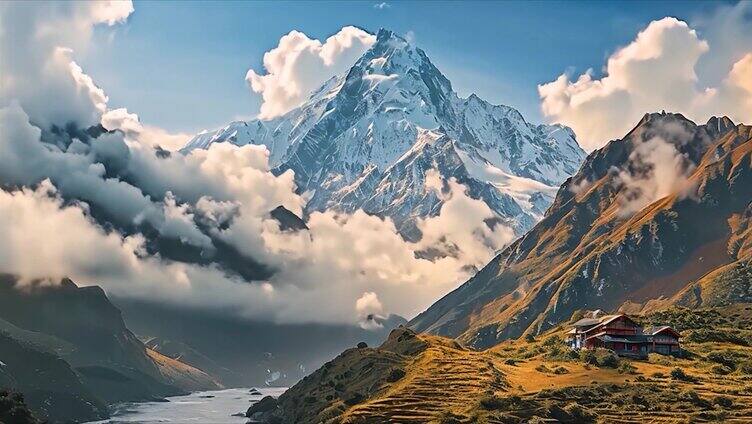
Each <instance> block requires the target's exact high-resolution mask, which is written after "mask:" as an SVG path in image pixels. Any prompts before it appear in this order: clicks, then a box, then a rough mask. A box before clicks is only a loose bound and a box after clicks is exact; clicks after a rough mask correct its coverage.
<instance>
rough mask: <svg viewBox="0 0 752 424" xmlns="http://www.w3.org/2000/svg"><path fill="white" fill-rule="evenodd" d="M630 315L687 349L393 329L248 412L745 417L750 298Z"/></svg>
mask: <svg viewBox="0 0 752 424" xmlns="http://www.w3.org/2000/svg"><path fill="white" fill-rule="evenodd" d="M573 318H577V316H576V315H575V316H574V317H573ZM639 319H640V320H642V321H644V322H645V323H650V322H657V321H661V322H668V323H671V324H672V325H675V326H677V327H678V328H680V329H681V330H682V332H683V334H684V336H685V343H684V346H685V348H686V351H687V352H686V355H685V357H682V358H675V357H667V356H661V355H655V354H651V355H650V357H649V359H647V360H642V361H638V360H626V359H621V358H618V357H616V356H614V355H613V354H612V353H611V352H609V351H605V350H603V351H596V352H592V351H589V352H587V353H582V354H579V353H575V352H572V351H570V350H569V349H568V348H567V347H566V346H565V345H564V343H563V339H564V335H565V332H566V329H567V328H566V326H565V325H562V326H558V327H556V328H553V329H551V330H550V331H548V332H546V333H545V334H543V335H541V336H539V337H537V338H532V337H528V338H527V339H525V340H515V341H507V342H504V343H502V344H500V345H498V346H496V347H494V348H492V349H489V350H485V351H475V350H472V349H468V348H466V347H464V346H462V345H460V344H459V343H458V342H456V341H454V340H449V339H445V338H442V337H437V336H430V335H424V334H416V333H414V332H413V331H412V330H409V329H406V328H399V329H397V330H394V331H393V332H392V334H391V335H390V337H389V339H388V340H387V341H386V342H385V343H384V345H382V346H380V347H378V348H375V349H374V348H368V347H361V348H354V349H349V350H348V351H346V352H344V353H343V354H342V355H340V356H339V357H338V358H336V359H334V360H333V361H331V362H329V363H327V364H326V365H325V366H324V367H322V368H321V369H319V370H317V371H316V372H314V373H313V374H312V375H311V376H309V377H307V378H306V379H304V380H303V381H301V382H300V383H299V384H297V385H296V386H294V387H293V388H291V389H290V390H288V391H287V392H286V393H285V394H283V395H282V396H281V397H280V398H279V400H278V401H277V402H276V403H274V402H273V401H271V400H269V401H268V402H269V403H268V404H267V405H266V407H265V408H264V409H265V412H258V408H257V407H256V406H253V407H252V408H251V410H250V411H251V412H254V414H252V415H253V416H252V418H253V419H255V420H259V421H261V422H277V423H280V422H281V423H293V422H294V423H330V424H334V423H351V424H354V423H386V422H388V423H401V424H413V423H528V422H561V423H596V422H597V423H623V424H627V423H638V422H657V423H686V422H719V421H721V422H729V423H749V422H751V420H752V382H750V378H751V377H752V347H750V345H752V330H750V328H752V326H751V325H752V305H751V304H738V305H732V306H728V307H723V308H707V309H699V310H693V311H690V310H688V309H683V308H673V309H670V310H667V311H661V312H657V313H655V314H651V315H647V316H642V317H639Z"/></svg>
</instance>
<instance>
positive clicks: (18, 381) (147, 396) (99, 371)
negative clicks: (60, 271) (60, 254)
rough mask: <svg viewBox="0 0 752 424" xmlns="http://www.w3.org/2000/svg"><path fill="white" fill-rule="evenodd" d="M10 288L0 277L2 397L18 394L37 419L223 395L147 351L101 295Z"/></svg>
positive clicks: (67, 286) (201, 376)
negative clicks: (192, 395) (196, 393)
mask: <svg viewBox="0 0 752 424" xmlns="http://www.w3.org/2000/svg"><path fill="white" fill-rule="evenodd" d="M15 283H16V279H15V278H14V277H12V276H9V275H0V363H2V365H1V366H0V368H1V369H0V389H2V388H5V387H10V388H13V389H14V390H17V391H19V392H21V393H23V394H24V395H25V396H26V399H27V401H28V403H29V405H30V407H31V408H32V409H33V410H34V411H35V412H37V413H39V414H40V416H41V417H43V418H46V419H49V420H51V421H52V422H68V421H80V420H95V419H100V418H104V417H106V416H107V407H106V405H107V404H111V403H118V402H124V401H143V400H154V399H159V398H163V397H165V396H170V395H176V394H180V393H184V392H185V391H188V390H209V389H214V388H219V387H220V386H219V385H218V384H217V383H216V381H215V380H214V379H213V378H212V377H210V376H208V375H206V374H205V373H203V372H202V371H200V370H197V369H195V368H193V367H190V366H188V365H185V364H182V363H180V362H179V361H176V360H172V359H169V358H165V357H163V356H162V355H159V354H158V353H156V352H152V351H150V350H147V349H146V347H145V346H144V345H143V344H142V343H141V342H140V341H139V340H138V339H137V338H136V337H135V336H134V335H133V333H132V332H131V331H130V330H128V328H127V327H126V326H125V323H124V322H123V319H122V316H121V314H120V311H119V310H118V309H117V308H115V306H113V305H112V303H110V301H109V299H108V298H107V297H106V296H105V294H104V292H103V291H102V289H101V288H99V287H96V286H92V287H81V288H79V287H77V286H76V285H75V284H74V283H73V282H72V281H70V280H63V281H62V282H61V283H60V284H59V285H40V284H32V285H31V286H27V287H24V288H17V287H15Z"/></svg>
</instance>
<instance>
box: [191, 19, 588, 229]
mask: <svg viewBox="0 0 752 424" xmlns="http://www.w3.org/2000/svg"><path fill="white" fill-rule="evenodd" d="M220 142H229V143H234V144H237V145H245V144H249V143H251V144H259V145H264V146H266V147H267V148H268V149H269V151H270V162H271V166H272V167H274V169H275V172H284V171H285V170H288V169H290V170H293V171H295V178H296V183H297V185H298V187H299V190H300V191H301V192H308V193H309V194H310V196H311V198H310V201H309V203H308V205H307V211H308V212H311V211H321V210H331V209H333V210H337V211H345V212H353V211H355V210H357V209H363V210H364V211H366V212H368V213H370V214H376V215H379V216H386V217H391V218H392V219H393V220H394V221H395V223H396V224H397V228H398V229H400V231H401V233H402V234H403V235H405V236H407V237H408V238H413V239H414V238H419V236H420V234H419V230H418V229H417V227H416V218H420V217H428V216H435V215H436V214H438V213H439V210H440V209H441V205H442V204H443V202H444V201H445V200H444V199H441V198H439V197H438V196H437V195H436V193H434V192H433V191H432V190H430V189H429V188H427V187H426V174H427V173H428V172H429V171H430V170H436V171H438V173H439V175H440V177H441V179H442V180H444V181H446V180H448V179H450V178H456V179H457V181H459V182H461V183H462V184H464V185H465V186H466V187H467V190H468V193H469V195H470V196H471V197H473V198H475V199H481V200H483V201H484V202H485V203H486V204H487V205H488V206H489V207H490V209H491V210H492V211H493V212H494V213H495V214H497V215H498V217H499V218H500V219H502V220H503V221H504V222H506V223H507V224H509V225H510V226H512V227H513V228H514V229H515V231H516V233H517V234H522V233H523V232H524V231H525V230H527V229H528V228H530V227H531V226H532V225H533V224H534V223H535V222H537V221H538V220H539V219H540V218H541V217H542V216H543V213H544V212H545V210H546V208H547V207H548V205H549V204H550V203H551V201H552V199H553V196H554V194H555V192H556V187H558V186H559V184H561V183H562V182H563V181H564V180H565V179H566V178H567V177H568V176H570V175H572V174H574V173H575V172H576V171H577V169H578V167H579V165H580V163H581V162H582V160H583V159H584V157H585V153H584V152H583V151H582V149H581V148H580V147H579V145H578V144H577V142H576V140H575V136H574V133H573V132H572V131H571V130H570V129H569V128H567V127H564V126H561V125H534V124H531V123H528V122H527V121H526V120H525V119H524V118H523V117H522V115H521V114H520V113H519V112H518V111H517V110H515V109H513V108H511V107H508V106H499V105H492V104H490V103H488V102H486V101H484V100H482V99H480V98H479V97H478V96H476V95H471V96H470V97H468V98H460V97H459V96H458V95H457V93H456V92H455V91H454V90H453V88H452V84H451V83H450V81H449V80H448V79H447V78H446V77H445V76H444V75H443V74H442V73H441V72H440V71H439V70H438V69H437V68H436V67H435V66H434V65H433V63H431V61H430V60H429V58H428V57H427V56H426V54H425V52H423V50H421V49H419V48H417V47H415V46H414V45H412V44H411V43H410V42H408V41H406V40H405V39H404V38H402V37H400V36H399V35H397V34H395V33H393V32H391V31H387V30H383V29H382V30H381V31H379V33H378V35H377V40H376V43H375V44H374V45H373V46H372V47H371V48H370V49H369V50H368V51H367V52H366V53H365V54H363V56H362V57H361V58H360V59H358V61H357V62H356V63H355V65H354V66H353V67H352V68H351V69H350V70H349V71H348V72H347V73H346V74H344V75H339V76H336V77H334V78H332V79H331V80H329V81H327V82H326V83H325V84H324V85H323V86H322V87H321V88H319V89H318V90H316V91H315V92H314V93H312V94H311V96H310V98H309V99H308V100H307V101H306V102H304V103H303V104H301V105H300V106H298V107H297V108H295V109H293V110H291V111H290V112H288V113H286V114H285V115H283V116H280V117H277V118H274V119H271V120H266V121H262V120H251V121H247V122H245V121H239V122H233V123H230V124H229V125H227V126H226V127H224V128H221V129H219V130H216V131H211V132H205V133H202V134H199V135H197V136H196V137H195V138H194V139H192V140H191V141H190V142H189V143H188V144H187V145H186V146H185V148H184V149H183V151H184V152H187V151H190V150H192V149H197V148H208V147H209V146H210V145H211V144H213V143H220Z"/></svg>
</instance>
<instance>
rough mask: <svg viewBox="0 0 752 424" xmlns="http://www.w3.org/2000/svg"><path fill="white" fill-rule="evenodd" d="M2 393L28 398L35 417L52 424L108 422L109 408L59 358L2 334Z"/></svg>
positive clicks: (0, 366) (0, 355) (0, 384)
mask: <svg viewBox="0 0 752 424" xmlns="http://www.w3.org/2000/svg"><path fill="white" fill-rule="evenodd" d="M0 363H2V365H0V389H13V390H15V391H17V392H20V393H22V394H23V395H24V397H25V399H26V402H27V404H28V405H29V408H31V409H32V410H33V411H34V413H35V415H36V416H38V417H39V418H43V419H45V420H51V421H52V422H71V421H73V422H80V421H94V420H100V419H103V418H107V416H108V412H107V406H106V404H105V403H104V402H103V401H102V400H101V399H100V398H99V397H98V396H96V395H95V394H94V393H93V392H92V391H91V390H90V389H89V388H87V387H86V386H85V385H84V383H83V382H82V381H81V378H80V377H79V376H78V374H76V372H75V371H74V370H73V369H72V368H71V367H70V365H69V364H68V363H66V362H65V361H63V360H62V359H60V358H59V357H58V356H57V355H55V354H52V353H48V352H44V351H40V350H37V349H36V348H35V347H34V346H33V345H29V344H26V343H24V342H22V341H19V340H16V339H14V338H12V337H9V336H8V335H7V334H5V333H2V332H0Z"/></svg>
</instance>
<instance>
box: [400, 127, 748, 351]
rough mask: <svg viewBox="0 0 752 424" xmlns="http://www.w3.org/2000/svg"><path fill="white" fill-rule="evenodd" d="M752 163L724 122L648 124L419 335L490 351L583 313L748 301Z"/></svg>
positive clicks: (595, 159) (455, 295)
mask: <svg viewBox="0 0 752 424" xmlns="http://www.w3.org/2000/svg"><path fill="white" fill-rule="evenodd" d="M751 152H752V127H749V126H744V125H734V124H733V123H732V122H731V121H730V120H729V119H727V118H721V119H718V118H713V119H711V120H710V121H709V122H708V123H707V124H705V125H696V124H694V123H693V122H691V121H689V120H687V119H686V118H684V117H683V116H681V115H674V114H665V113H664V114H650V115H646V116H645V117H644V118H643V120H642V121H641V122H640V123H639V124H638V125H637V127H636V128H635V129H633V130H632V131H631V132H630V133H629V134H627V136H626V137H624V138H623V139H621V140H615V141H612V142H610V143H609V144H608V145H607V146H605V147H604V148H602V149H600V150H598V151H595V152H593V153H592V154H591V155H590V156H589V157H588V158H587V160H586V161H585V163H584V164H583V165H582V167H581V168H580V170H579V172H578V173H577V174H576V175H574V176H573V177H572V178H570V179H569V180H567V182H565V183H564V185H562V187H561V188H560V189H559V192H558V194H557V196H556V199H555V200H554V202H553V204H552V206H551V208H550V209H549V210H548V212H547V213H546V217H545V218H544V219H543V220H542V221H541V222H540V223H539V224H537V225H536V226H535V227H534V228H533V229H532V230H530V232H528V233H527V234H525V235H524V236H523V237H521V238H520V239H518V240H517V241H516V242H514V243H513V244H511V245H510V246H508V247H507V248H506V249H505V250H504V251H503V252H502V253H501V254H500V255H499V256H497V257H496V258H495V259H494V260H493V261H491V263H489V264H488V265H487V266H486V267H485V268H484V269H483V270H481V271H480V272H479V273H478V274H477V275H476V276H474V277H473V278H471V279H470V280H469V281H468V282H467V283H465V284H464V285H462V286H461V287H459V288H458V289H456V290H455V291H453V292H452V293H450V294H448V295H447V296H445V297H444V298H443V299H441V300H439V301H438V302H436V303H435V304H434V305H433V306H431V307H430V308H429V309H428V310H426V311H425V312H423V313H422V314H420V315H419V316H418V317H416V318H415V319H414V320H413V321H412V322H411V325H412V327H413V328H415V329H417V330H420V331H427V332H431V333H436V334H441V335H446V336H451V337H459V338H460V339H461V340H464V341H466V342H469V343H470V344H472V345H473V346H476V347H488V346H491V345H494V344H496V343H498V342H499V341H501V340H504V339H507V338H515V337H519V336H520V335H522V334H524V333H534V334H535V333H539V332H541V331H544V330H546V329H548V328H551V327H552V326H554V325H556V324H557V323H560V322H562V321H563V320H566V319H568V318H569V317H570V316H571V315H572V313H573V312H574V311H575V310H578V309H596V308H601V309H606V310H613V309H617V308H619V307H623V308H626V309H627V310H631V311H639V310H641V309H646V310H648V309H654V308H658V307H665V306H667V305H670V304H685V305H693V306H706V305H707V306H715V305H720V304H726V303H729V302H737V301H749V300H750V285H749V281H748V280H747V279H745V277H744V276H745V275H748V273H749V260H750V259H752V258H751V257H750V249H749V246H750V241H751V240H752V239H750V232H749V230H748V228H749V227H748V223H749V216H750V214H751V213H752V210H751V208H752V206H751V205H750V202H751V201H752V169H751V166H750V157H751ZM667 167H668V168H667Z"/></svg>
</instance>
